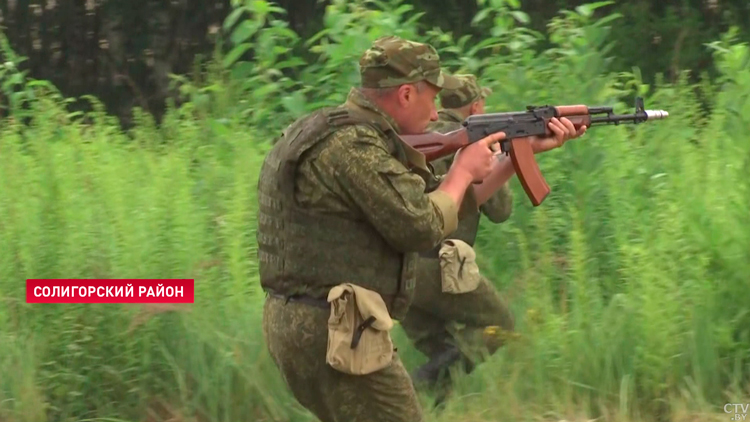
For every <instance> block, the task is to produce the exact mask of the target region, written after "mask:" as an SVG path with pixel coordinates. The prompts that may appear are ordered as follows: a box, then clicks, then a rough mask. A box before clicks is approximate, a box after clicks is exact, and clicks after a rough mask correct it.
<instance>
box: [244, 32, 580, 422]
mask: <svg viewBox="0 0 750 422" xmlns="http://www.w3.org/2000/svg"><path fill="white" fill-rule="evenodd" d="M359 64H360V73H361V75H360V76H361V87H360V88H353V89H352V90H351V91H350V93H349V96H348V98H347V100H346V102H345V103H344V104H342V105H340V106H338V107H332V108H326V109H322V110H319V111H316V112H314V113H312V114H310V115H307V116H304V117H302V118H300V119H298V120H297V121H295V122H294V123H293V124H292V125H290V126H289V127H287V129H286V130H285V131H284V132H283V136H282V137H281V138H280V139H279V140H278V142H276V143H275V145H274V146H273V149H272V150H271V151H270V152H269V154H268V156H267V157H266V159H265V160H264V162H263V166H262V168H261V172H260V177H259V181H258V204H259V214H258V228H257V232H256V237H257V241H258V261H259V274H260V280H261V285H262V287H263V289H264V290H265V291H266V292H267V298H266V302H265V304H264V308H263V332H264V337H265V341H266V344H267V347H268V350H269V352H270V355H271V357H272V359H273V362H274V363H275V364H276V366H277V367H278V368H279V370H280V372H281V374H282V376H283V378H284V380H285V382H286V384H287V386H288V387H289V389H290V390H291V391H292V393H293V394H294V396H295V397H296V399H297V400H298V401H299V403H301V404H302V405H303V406H304V407H305V408H307V409H309V410H310V411H311V412H312V413H313V414H315V415H316V416H317V417H318V418H319V419H320V420H321V421H323V422H353V421H357V422H402V421H403V422H420V421H422V420H423V418H422V410H421V408H420V405H419V402H418V400H417V396H416V392H415V390H414V387H413V384H412V382H411V379H410V377H409V374H408V373H407V372H406V370H405V368H404V366H403V364H402V363H401V361H400V359H399V357H398V354H397V353H396V350H395V348H394V347H393V343H392V341H391V338H390V333H389V330H390V329H391V328H392V327H393V320H392V319H395V320H400V319H402V318H403V317H404V315H405V314H406V312H407V310H408V308H409V305H410V303H411V301H412V299H413V295H414V283H415V270H416V257H417V253H418V252H420V251H426V250H430V249H432V248H434V247H435V246H436V245H438V244H439V243H440V242H441V241H442V240H443V239H444V238H446V237H447V236H448V235H449V234H450V233H452V232H453V231H454V230H455V229H456V227H457V226H458V221H459V220H460V219H461V218H463V216H464V215H470V214H471V213H473V212H474V210H476V208H477V207H478V205H479V204H481V203H482V202H483V201H481V200H477V199H476V198H477V197H478V198H483V197H485V196H486V195H487V194H486V193H483V191H482V189H477V188H473V189H469V186H471V185H472V182H473V181H476V182H481V183H482V185H484V184H485V183H486V180H487V177H489V176H490V175H491V172H492V171H493V169H494V168H496V166H497V165H496V164H495V163H496V161H497V160H496V159H495V157H496V154H497V153H496V152H494V151H493V150H492V149H491V147H492V146H496V143H497V142H498V141H499V140H501V139H502V138H503V136H504V135H503V134H496V135H492V136H489V137H487V138H485V139H483V140H480V141H479V142H477V143H476V144H473V145H470V146H468V147H466V148H464V149H463V150H462V152H461V154H460V155H459V156H458V157H457V158H456V161H455V163H454V164H453V166H452V167H451V169H450V170H449V171H448V173H447V174H446V175H445V176H444V177H441V178H440V179H436V178H435V177H434V175H433V174H432V173H431V172H430V170H429V168H428V166H427V163H426V162H425V160H424V156H423V155H421V154H419V153H418V152H417V151H415V150H414V149H412V148H410V147H409V146H408V145H406V144H405V143H403V141H401V139H400V138H399V137H398V134H418V133H422V132H424V130H425V129H426V127H427V124H428V123H429V122H430V121H434V120H437V111H436V109H435V99H436V97H437V94H438V92H439V91H440V89H442V88H456V87H458V86H459V83H458V81H457V80H455V79H454V78H453V77H451V76H448V75H446V74H445V73H444V72H443V71H442V70H441V68H440V59H439V57H438V54H437V52H436V51H435V49H434V48H432V47H431V46H429V45H426V44H420V43H415V42H411V41H407V40H403V39H400V38H398V37H384V38H380V39H378V40H376V41H375V42H374V43H373V45H372V47H371V48H370V49H368V50H367V51H366V52H365V53H364V55H363V56H362V58H361V59H360V63H359ZM555 125H557V126H555V128H554V130H555V131H556V132H555V133H556V136H555V137H551V138H549V139H548V141H549V142H551V143H550V144H549V145H548V147H547V149H551V148H554V147H558V146H560V145H562V143H563V142H564V141H565V140H567V139H568V138H570V137H571V134H574V133H575V130H574V129H573V130H572V131H571V128H572V125H565V126H563V125H562V124H561V123H560V122H556V123H555ZM550 129H551V130H552V129H553V125H552V124H551V125H550ZM540 145H541V144H540ZM542 150H544V148H542V149H539V151H542ZM482 185H477V186H482ZM435 186H436V187H435ZM428 191H429V193H426V192H428ZM475 193H476V195H478V196H477V197H475ZM391 318H392V319H391Z"/></svg>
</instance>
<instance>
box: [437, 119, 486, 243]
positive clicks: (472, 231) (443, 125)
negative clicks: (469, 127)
mask: <svg viewBox="0 0 750 422" xmlns="http://www.w3.org/2000/svg"><path fill="white" fill-rule="evenodd" d="M438 116H439V117H440V120H438V121H436V122H432V123H431V124H430V126H429V127H428V130H435V131H437V132H441V133H447V132H450V131H452V130H454V129H455V128H454V127H452V126H448V124H457V125H460V124H461V123H460V122H458V121H456V120H454V119H455V118H454V117H453V116H452V115H451V114H448V113H445V112H444V110H440V111H439V112H438ZM451 164H453V156H447V157H443V158H441V159H439V160H437V162H434V163H432V164H431V165H432V166H433V168H434V169H435V172H436V173H438V175H444V174H447V173H448V170H449V169H450V166H451ZM435 188H437V186H435ZM480 218H481V213H480V212H479V211H478V210H477V212H475V213H474V212H472V213H471V214H470V215H467V216H465V217H464V218H462V219H461V220H459V222H458V227H457V228H456V230H455V231H454V232H453V233H451V234H449V235H448V238H449V239H459V240H463V241H464V242H466V243H468V244H469V245H471V246H474V242H475V241H476V240H477V232H478V231H479V221H480ZM439 249H440V246H438V247H437V248H436V249H435V250H434V251H431V252H430V253H429V254H423V255H426V256H432V257H437V254H438V251H439Z"/></svg>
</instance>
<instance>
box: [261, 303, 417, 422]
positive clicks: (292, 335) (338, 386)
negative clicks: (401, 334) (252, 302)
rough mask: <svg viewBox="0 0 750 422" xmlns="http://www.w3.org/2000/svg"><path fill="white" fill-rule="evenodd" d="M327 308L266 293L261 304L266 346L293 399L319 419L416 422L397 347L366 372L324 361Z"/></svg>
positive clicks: (412, 397)
mask: <svg viewBox="0 0 750 422" xmlns="http://www.w3.org/2000/svg"><path fill="white" fill-rule="evenodd" d="M329 315H330V310H329V309H325V308H319V307H315V306H313V305H308V304H304V303H299V302H285V301H284V300H283V299H277V298H275V297H269V298H268V299H266V303H265V305H264V307H263V334H264V336H265V340H266V344H267V347H268V350H269V352H270V354H271V357H272V358H273V361H274V362H275V364H276V366H277V367H278V368H279V370H280V371H281V375H282V376H283V378H284V380H285V382H286V385H287V386H288V388H289V389H290V390H291V392H292V394H294V396H295V398H296V399H297V401H298V402H299V403H300V404H301V405H302V406H304V407H305V408H307V409H308V410H310V411H311V412H312V413H313V414H314V415H315V416H317V417H318V419H320V420H321V421H322V422H354V421H357V422H421V421H422V420H423V419H422V409H421V407H420V403H419V401H418V398H417V394H416V391H415V390H414V386H413V384H412V381H411V378H410V377H409V373H408V372H407V371H406V369H405V368H404V365H403V363H402V362H401V360H400V359H399V357H398V355H397V354H396V351H395V350H394V352H393V353H394V356H393V361H392V363H391V364H390V365H389V366H388V367H386V368H384V369H381V370H379V371H377V372H374V373H372V374H368V375H360V376H356V375H349V374H345V373H343V372H339V371H337V370H335V369H333V368H331V367H330V366H329V365H328V364H326V349H327V344H328V317H329Z"/></svg>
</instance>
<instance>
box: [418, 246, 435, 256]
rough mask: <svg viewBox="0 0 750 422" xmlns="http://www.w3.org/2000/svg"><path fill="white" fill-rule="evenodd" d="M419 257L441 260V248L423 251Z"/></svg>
mask: <svg viewBox="0 0 750 422" xmlns="http://www.w3.org/2000/svg"><path fill="white" fill-rule="evenodd" d="M419 256H421V257H422V258H432V259H438V258H440V247H437V248H432V249H430V250H429V251H422V252H420V253H419Z"/></svg>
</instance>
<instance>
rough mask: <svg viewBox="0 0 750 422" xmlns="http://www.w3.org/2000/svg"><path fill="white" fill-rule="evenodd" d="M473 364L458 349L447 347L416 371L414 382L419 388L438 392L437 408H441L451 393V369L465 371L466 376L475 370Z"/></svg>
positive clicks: (451, 346)
mask: <svg viewBox="0 0 750 422" xmlns="http://www.w3.org/2000/svg"><path fill="white" fill-rule="evenodd" d="M474 367H475V365H474V363H472V362H471V360H469V359H468V358H467V357H466V356H465V355H464V354H463V353H461V351H460V350H459V348H458V347H456V346H454V345H446V347H445V348H444V349H443V350H442V351H441V352H439V353H436V354H434V355H432V356H431V357H430V360H429V361H427V363H425V364H424V365H422V366H420V367H419V368H417V369H416V371H414V373H413V374H412V381H413V383H414V385H415V386H416V387H417V388H427V389H429V390H431V391H435V392H436V398H435V407H438V406H440V405H441V404H442V403H443V402H444V401H445V400H446V399H447V397H448V395H449V394H450V392H451V384H452V382H451V381H452V380H451V373H450V369H451V368H454V369H459V368H460V369H463V371H464V372H465V373H466V374H469V373H471V371H473V370H474Z"/></svg>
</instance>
